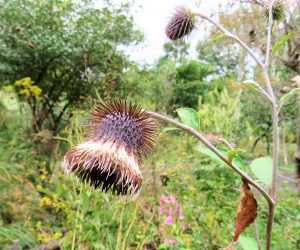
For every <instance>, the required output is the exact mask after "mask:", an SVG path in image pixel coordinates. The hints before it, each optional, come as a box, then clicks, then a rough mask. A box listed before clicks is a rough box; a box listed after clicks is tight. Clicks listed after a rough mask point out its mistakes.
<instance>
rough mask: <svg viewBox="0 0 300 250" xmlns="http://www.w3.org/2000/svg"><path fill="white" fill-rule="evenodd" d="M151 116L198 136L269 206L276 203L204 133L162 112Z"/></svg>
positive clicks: (152, 113) (153, 113) (150, 113)
mask: <svg viewBox="0 0 300 250" xmlns="http://www.w3.org/2000/svg"><path fill="white" fill-rule="evenodd" d="M148 113H149V115H150V117H152V118H155V119H159V120H162V121H165V122H168V123H172V124H173V125H175V126H176V127H178V128H181V129H182V130H185V131H186V132H188V133H190V134H191V135H193V136H194V137H196V138H197V139H198V140H199V141H201V142H202V143H203V144H204V145H205V146H207V147H208V148H209V149H210V150H211V151H213V152H214V153H215V154H216V155H217V156H218V157H219V158H220V159H221V160H222V161H224V162H225V163H226V164H227V165H228V166H229V167H230V168H231V169H233V170H234V171H235V172H236V173H237V174H239V175H240V176H241V177H242V178H244V179H245V180H247V182H248V183H250V184H251V185H252V186H254V187H255V188H256V189H257V190H258V191H259V192H260V193H261V194H262V195H263V196H264V197H265V198H266V200H267V202H268V204H269V206H270V204H274V200H273V199H272V197H271V196H270V195H269V194H268V192H267V191H266V190H265V189H264V188H263V187H262V186H260V185H259V184H258V183H257V182H256V181H255V180H253V179H252V178H251V177H250V176H248V175H247V174H246V173H244V172H243V171H242V170H241V169H239V168H238V167H237V166H236V165H234V164H233V163H232V162H231V161H229V160H228V159H227V157H225V156H224V155H223V154H222V153H221V152H220V151H219V150H218V149H217V148H216V147H215V146H214V145H212V144H211V143H210V142H209V141H208V140H207V139H206V138H205V137H204V136H203V135H201V134H200V133H199V132H197V131H196V130H195V129H193V128H192V127H189V126H187V125H184V124H182V123H181V122H178V121H176V120H174V119H172V118H170V117H167V116H165V115H162V114H158V113H155V112H148Z"/></svg>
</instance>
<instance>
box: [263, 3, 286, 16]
mask: <svg viewBox="0 0 300 250" xmlns="http://www.w3.org/2000/svg"><path fill="white" fill-rule="evenodd" d="M286 12H287V5H286V1H284V0H277V1H275V2H274V4H273V6H272V16H273V20H274V21H282V20H283V19H285V18H286ZM264 14H265V17H266V19H267V20H268V19H269V6H268V5H266V6H265V9H264Z"/></svg>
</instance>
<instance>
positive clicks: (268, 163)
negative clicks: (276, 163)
mask: <svg viewBox="0 0 300 250" xmlns="http://www.w3.org/2000/svg"><path fill="white" fill-rule="evenodd" d="M250 169H251V170H252V172H253V173H254V174H255V176H256V177H257V179H258V180H260V181H262V182H263V183H265V184H266V185H268V186H270V185H271V183H272V175H273V159H272V158H271V157H270V156H266V157H260V158H257V159H255V160H253V161H252V162H251V164H250Z"/></svg>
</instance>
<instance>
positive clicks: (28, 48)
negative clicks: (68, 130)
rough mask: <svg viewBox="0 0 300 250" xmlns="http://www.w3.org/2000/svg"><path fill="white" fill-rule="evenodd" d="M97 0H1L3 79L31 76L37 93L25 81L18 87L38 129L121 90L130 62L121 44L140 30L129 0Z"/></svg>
mask: <svg viewBox="0 0 300 250" xmlns="http://www.w3.org/2000/svg"><path fill="white" fill-rule="evenodd" d="M96 2H97V1H94V0H85V1H71V0H53V1H43V0H38V1H33V0H11V1H3V0H1V1H0V20H1V21H0V82H1V84H11V83H12V82H15V81H16V80H18V79H21V78H24V77H30V80H31V81H32V82H31V83H30V81H29V83H30V86H29V87H30V88H32V86H35V87H34V90H35V92H34V91H29V92H26V91H25V89H24V84H23V85H22V83H21V84H20V83H19V87H18V91H19V94H20V96H22V97H24V99H25V100H26V101H27V102H28V104H29V106H30V108H31V113H32V120H33V130H34V131H35V132H37V131H40V130H41V129H44V128H47V129H51V130H52V131H53V132H54V133H56V132H58V131H59V130H60V128H62V127H63V125H64V122H66V121H67V120H68V117H69V116H70V114H71V112H68V111H69V110H70V108H72V107H78V106H80V105H82V104H84V103H85V102H86V101H87V100H88V98H89V97H93V96H95V93H97V92H98V93H99V94H100V95H101V96H102V95H104V94H107V95H116V93H117V92H116V91H117V90H118V89H120V85H121V84H122V73H123V71H124V69H126V68H127V67H128V66H130V62H129V61H128V59H127V57H126V56H125V55H124V53H122V52H121V49H120V46H123V47H124V46H128V45H131V44H135V43H136V42H138V41H140V40H141V34H140V32H138V31H137V30H135V28H134V24H133V18H132V17H131V16H129V15H128V12H129V9H130V5H128V4H123V5H119V6H118V5H115V4H113V3H112V2H111V1H103V2H101V3H100V4H99V5H101V7H98V5H96ZM27 80H28V79H27ZM27 87H28V86H27ZM38 97H39V98H38Z"/></svg>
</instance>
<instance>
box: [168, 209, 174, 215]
mask: <svg viewBox="0 0 300 250" xmlns="http://www.w3.org/2000/svg"><path fill="white" fill-rule="evenodd" d="M168 215H169V216H172V215H173V209H172V207H169V210H168Z"/></svg>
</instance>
